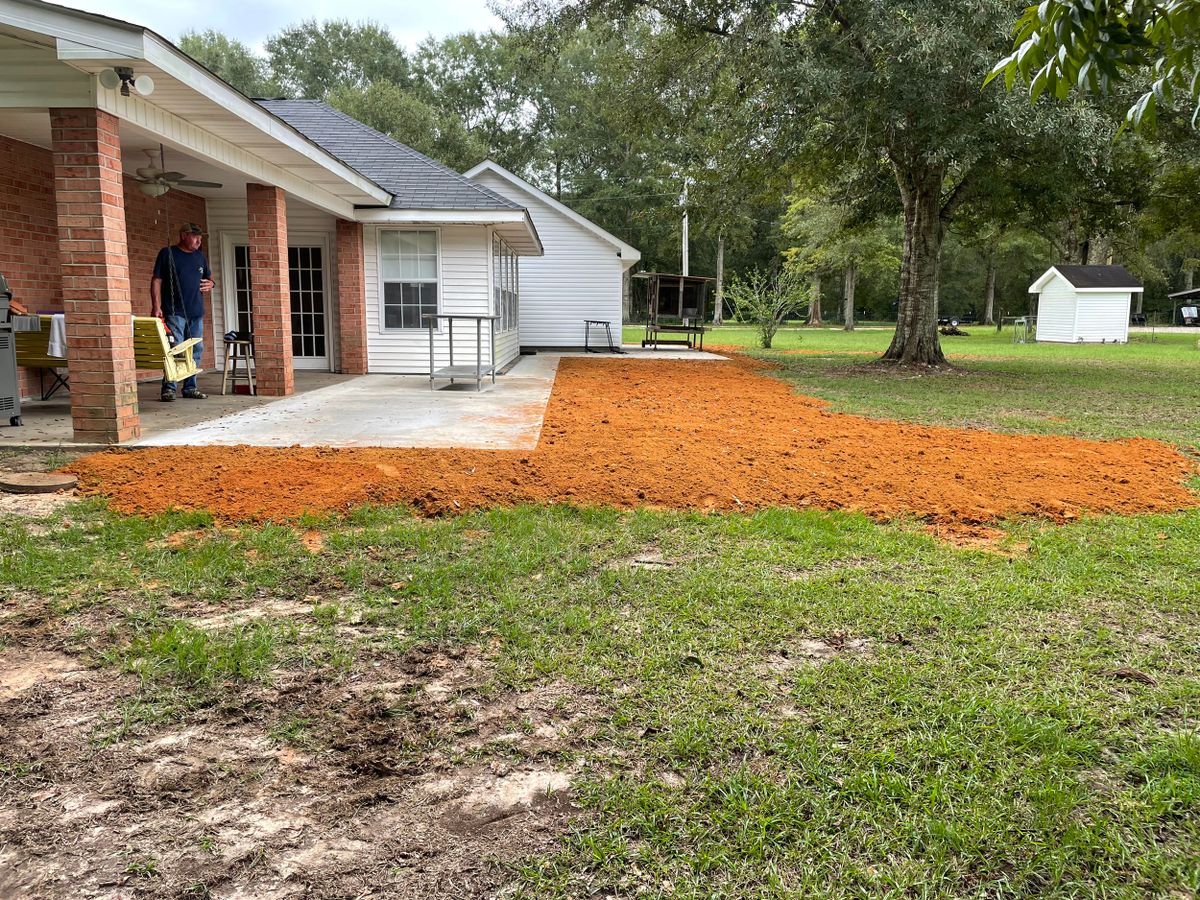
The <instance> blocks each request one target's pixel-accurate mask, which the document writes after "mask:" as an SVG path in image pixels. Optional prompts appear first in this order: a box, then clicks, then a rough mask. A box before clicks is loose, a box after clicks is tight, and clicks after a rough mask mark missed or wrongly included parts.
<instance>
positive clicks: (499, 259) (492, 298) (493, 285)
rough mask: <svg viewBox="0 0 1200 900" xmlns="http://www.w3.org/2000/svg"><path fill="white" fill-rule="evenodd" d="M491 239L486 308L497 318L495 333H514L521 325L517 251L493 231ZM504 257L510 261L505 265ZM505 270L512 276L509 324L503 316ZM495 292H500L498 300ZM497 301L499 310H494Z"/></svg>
mask: <svg viewBox="0 0 1200 900" xmlns="http://www.w3.org/2000/svg"><path fill="white" fill-rule="evenodd" d="M491 238H492V240H491V245H490V246H489V247H488V270H489V272H490V273H491V278H490V279H489V288H490V290H489V291H488V295H489V296H488V307H489V309H491V311H492V314H493V315H496V316H499V320H498V322H497V327H496V332H497V333H498V334H507V333H508V332H511V331H516V330H517V329H518V328H519V327H520V324H521V318H520V309H521V301H520V297H521V279H520V272H521V268H520V262H519V257H518V256H517V251H516V250H514V249H513V248H512V247H510V246H509V245H508V242H506V241H505V240H504V238H502V237H500V235H499V234H497V233H496V232H495V230H492V232H491ZM497 245H499V247H500V253H499V254H497V253H496V247H497ZM506 256H507V257H508V258H509V260H510V261H509V262H508V263H507V264H506V263H505V258H506ZM506 269H508V270H510V274H511V276H512V288H513V290H512V303H511V311H512V323H511V324H509V323H507V322H506V321H505V316H504V293H505V291H504V273H505V270H506ZM497 290H499V292H500V294H499V298H497V295H496V291H497ZM497 299H499V301H500V307H499V309H497V308H496V300H497Z"/></svg>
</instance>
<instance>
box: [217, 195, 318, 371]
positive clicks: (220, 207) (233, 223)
mask: <svg viewBox="0 0 1200 900" xmlns="http://www.w3.org/2000/svg"><path fill="white" fill-rule="evenodd" d="M206 215H207V220H208V232H209V236H208V237H207V238H206V239H205V245H204V252H205V256H207V257H208V262H209V265H211V266H212V270H213V278H214V279H215V280H216V283H217V291H218V293H217V294H215V295H214V297H213V335H214V336H215V338H216V353H217V355H216V360H217V367H218V368H220V366H221V364H222V362H223V361H224V359H225V341H224V335H225V333H226V332H227V331H232V330H235V329H236V328H237V323H236V322H229V323H228V324H226V318H227V317H226V315H225V302H226V299H227V298H229V299H230V300H231V301H232V296H233V290H234V280H233V271H232V268H231V269H230V271H228V272H226V271H225V264H226V260H225V252H224V250H225V245H226V244H227V243H228V242H227V241H226V240H225V236H226V235H230V236H233V237H234V238H235V239H236V241H237V242H238V243H245V241H246V201H245V200H240V199H214V200H209V201H208V202H207V204H206ZM287 228H288V242H289V243H295V241H294V240H293V237H292V236H293V235H295V236H296V238H298V239H300V241H301V243H309V242H314V241H316V242H321V240H323V244H324V248H325V249H324V253H323V255H324V258H325V272H326V278H325V349H326V354H327V358H328V359H329V361H330V363H332V362H333V361H334V360H336V359H337V339H338V328H337V322H338V297H337V237H336V225H335V224H334V218H333V216H331V215H329V214H328V213H326V212H322V211H321V210H319V209H316V208H315V207H312V206H309V205H307V204H305V203H301V202H300V201H298V200H293V199H292V198H290V197H289V198H288V202H287ZM319 239H321V240H319ZM229 263H230V266H232V263H233V258H232V251H231V255H230V259H229Z"/></svg>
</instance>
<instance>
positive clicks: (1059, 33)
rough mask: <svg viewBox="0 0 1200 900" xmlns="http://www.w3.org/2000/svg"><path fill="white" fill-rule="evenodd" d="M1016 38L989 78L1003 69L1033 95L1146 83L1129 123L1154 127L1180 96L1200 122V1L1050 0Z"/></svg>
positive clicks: (1029, 13)
mask: <svg viewBox="0 0 1200 900" xmlns="http://www.w3.org/2000/svg"><path fill="white" fill-rule="evenodd" d="M1015 44H1016V49H1015V50H1013V52H1012V53H1010V54H1009V55H1008V56H1006V57H1004V59H1002V60H1000V62H999V63H997V64H996V66H995V68H994V69H993V70H992V72H991V74H990V75H989V78H988V80H989V81H990V80H992V79H994V78H997V77H999V76H1001V75H1003V77H1004V81H1005V85H1006V86H1007V87H1008V89H1009V90H1012V88H1013V85H1014V83H1015V82H1016V80H1017V78H1018V77H1019V78H1021V79H1023V80H1024V81H1027V82H1028V83H1029V92H1030V95H1031V96H1032V97H1033V99H1034V100H1037V99H1038V97H1040V96H1041V95H1042V94H1043V93H1048V94H1049V95H1051V96H1053V97H1057V98H1058V99H1060V100H1065V99H1066V98H1067V96H1068V95H1069V94H1070V92H1071V91H1072V90H1076V89H1082V90H1084V91H1090V92H1092V93H1097V94H1109V93H1112V92H1113V91H1114V90H1115V89H1116V88H1117V87H1118V86H1120V85H1121V84H1122V83H1123V82H1126V81H1130V80H1133V79H1136V80H1138V81H1148V82H1149V84H1148V86H1147V87H1146V89H1145V90H1144V92H1143V93H1142V94H1141V96H1139V97H1138V98H1137V100H1136V101H1134V103H1133V104H1132V105H1131V106H1130V107H1129V110H1128V112H1127V113H1126V121H1127V122H1128V123H1129V124H1132V125H1134V126H1135V127H1138V126H1141V125H1143V124H1144V125H1147V126H1149V127H1153V126H1154V124H1155V122H1156V120H1157V117H1158V111H1159V108H1160V106H1162V105H1164V104H1165V105H1167V106H1170V105H1171V104H1172V103H1173V102H1174V101H1175V100H1176V99H1177V98H1178V99H1182V100H1185V101H1186V102H1189V103H1190V104H1191V105H1192V106H1193V111H1192V116H1191V122H1192V125H1193V126H1196V125H1200V60H1198V59H1197V51H1198V50H1200V0H1127V2H1123V3H1097V2H1095V0H1045V2H1043V3H1040V4H1037V5H1034V6H1030V7H1029V8H1028V9H1026V10H1025V13H1024V14H1023V15H1022V16H1021V18H1020V19H1019V20H1018V22H1017V24H1016V41H1015Z"/></svg>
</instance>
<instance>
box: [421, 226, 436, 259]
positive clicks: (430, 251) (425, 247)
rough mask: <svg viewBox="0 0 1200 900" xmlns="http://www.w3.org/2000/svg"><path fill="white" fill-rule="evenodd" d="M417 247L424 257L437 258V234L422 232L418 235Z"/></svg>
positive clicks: (434, 232)
mask: <svg viewBox="0 0 1200 900" xmlns="http://www.w3.org/2000/svg"><path fill="white" fill-rule="evenodd" d="M417 247H418V249H419V251H420V253H421V254H422V255H424V256H437V232H436V231H421V232H418V233H417Z"/></svg>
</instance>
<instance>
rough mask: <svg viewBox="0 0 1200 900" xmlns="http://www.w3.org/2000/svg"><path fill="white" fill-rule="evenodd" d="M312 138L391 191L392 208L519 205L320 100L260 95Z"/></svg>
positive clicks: (265, 105)
mask: <svg viewBox="0 0 1200 900" xmlns="http://www.w3.org/2000/svg"><path fill="white" fill-rule="evenodd" d="M257 102H258V104H259V105H260V106H262V107H263V109H266V110H267V111H268V112H271V113H273V114H275V115H276V116H278V117H279V118H281V119H283V120H284V121H285V122H287V123H288V124H289V125H291V126H292V127H293V128H295V129H296V130H297V131H299V132H300V133H301V134H303V135H304V136H305V137H307V138H308V139H309V140H311V141H312V142H313V143H315V144H317V145H318V146H319V147H321V148H323V149H324V150H326V151H327V152H328V153H331V154H333V155H334V156H335V157H337V158H338V159H340V160H341V161H342V162H343V163H345V164H346V165H348V166H350V167H351V168H352V169H354V170H356V171H358V172H360V173H362V174H363V175H364V176H366V177H367V178H370V179H371V180H372V181H374V182H376V183H377V184H379V185H381V186H382V187H384V188H385V189H387V190H388V191H389V192H391V194H392V196H393V199H392V203H391V208H392V209H512V210H516V209H522V207H521V206H520V205H519V204H517V203H513V202H512V201H511V200H508V199H506V198H504V197H501V196H500V195H499V194H497V193H495V192H493V191H489V190H488V189H487V188H485V187H484V186H483V185H481V184H476V183H475V182H474V181H471V180H470V179H469V178H466V177H464V176H463V175H460V174H459V173H457V172H455V171H454V170H453V169H450V168H448V167H446V166H443V165H442V164H441V163H439V162H436V161H434V160H432V159H430V158H429V157H428V156H426V155H425V154H423V153H418V152H417V151H416V150H414V149H412V147H408V146H406V145H405V144H402V143H400V142H399V141H397V140H395V139H394V138H390V137H388V136H387V135H386V134H382V133H381V132H378V131H376V130H375V129H374V128H371V127H370V126H368V125H364V124H363V123H362V122H359V121H358V120H357V119H354V118H352V117H350V116H348V115H346V114H345V113H343V112H341V111H340V110H336V109H334V108H333V107H332V106H330V105H329V104H327V103H323V102H322V101H320V100H259V101H257Z"/></svg>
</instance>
